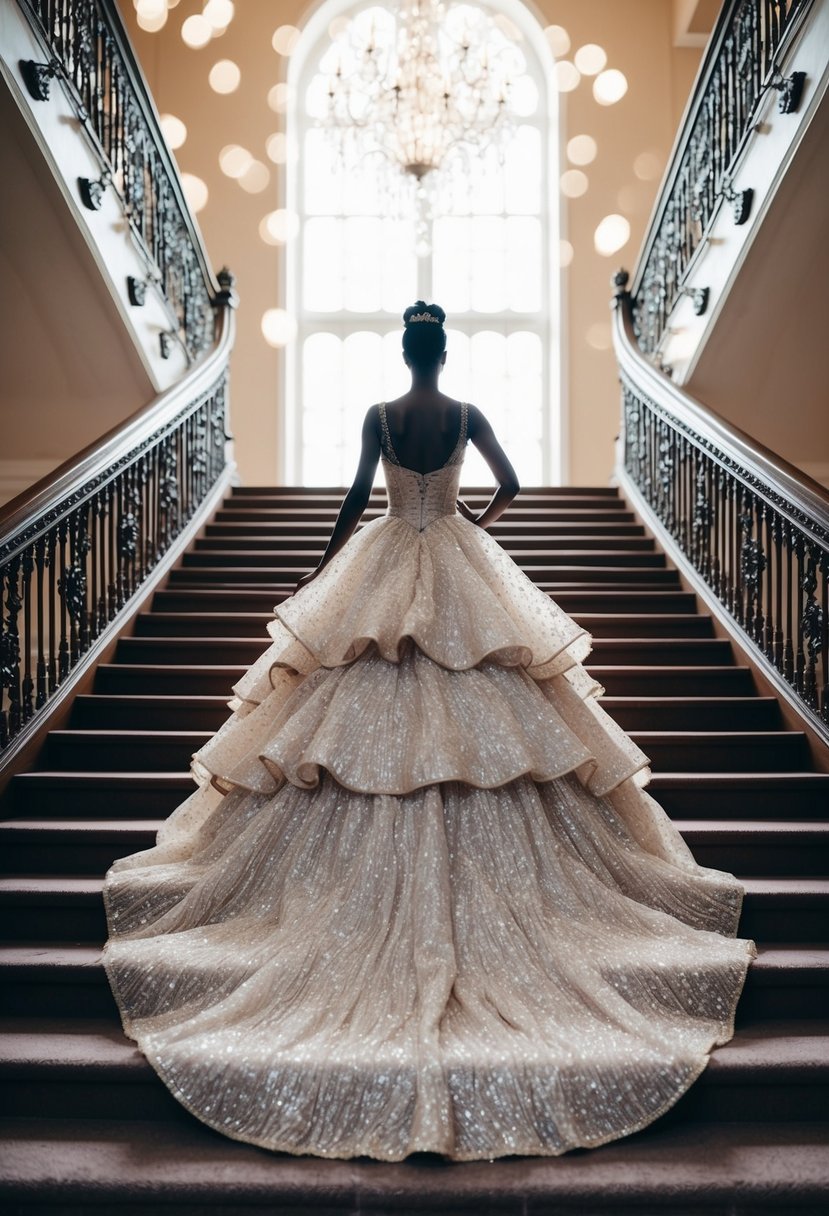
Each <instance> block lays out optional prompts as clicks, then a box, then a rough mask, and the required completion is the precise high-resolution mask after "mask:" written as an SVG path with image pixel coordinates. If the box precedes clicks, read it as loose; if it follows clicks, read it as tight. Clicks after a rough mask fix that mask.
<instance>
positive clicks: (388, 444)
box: [377, 401, 400, 464]
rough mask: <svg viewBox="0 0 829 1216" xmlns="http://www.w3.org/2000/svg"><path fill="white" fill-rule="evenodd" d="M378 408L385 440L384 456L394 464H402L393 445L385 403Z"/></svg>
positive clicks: (381, 403) (382, 402)
mask: <svg viewBox="0 0 829 1216" xmlns="http://www.w3.org/2000/svg"><path fill="white" fill-rule="evenodd" d="M377 408H378V409H379V411H380V426H381V427H382V430H383V439H384V441H385V452H384V455H385V456H386V457H387V459H389V460H390V461H391V462H392V464H400V461H399V460H398V459H397V453H396V452H395V450H394V445H393V444H392V441H391V434H390V432H389V422H388V419H387V418H386V403H385V401H381V402H380V404H379V406H378V407H377ZM381 446H382V445H381Z"/></svg>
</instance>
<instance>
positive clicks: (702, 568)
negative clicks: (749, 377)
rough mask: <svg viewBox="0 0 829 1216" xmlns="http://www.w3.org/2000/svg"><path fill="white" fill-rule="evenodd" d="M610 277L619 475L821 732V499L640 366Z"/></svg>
mask: <svg viewBox="0 0 829 1216" xmlns="http://www.w3.org/2000/svg"><path fill="white" fill-rule="evenodd" d="M626 280H627V276H626V274H624V272H622V273H621V274H620V275H619V276H617V285H618V286H619V288H620V291H619V294H618V295H617V297H616V300H617V313H616V331H615V344H616V354H617V358H618V360H619V371H620V377H621V382H622V423H623V435H622V453H621V467H620V469H619V474H620V477H621V479H622V480H623V482H624V483H625V485H626V489H628V490H629V491H630V492H631V494H632V496H633V497H634V498H635V497H637V496H638V498H639V499H640V500H641V502H642V503H643V504H644V506H645V507H646V508H647V510H648V512H649V513H651V514H652V516H653V517H654V519H655V521H656V522H657V523H658V525H659V526H660V527H661V529H662V530H663V531H664V532H665V533H667V535H668V537H670V539H671V541H672V542H673V544H674V545H675V546H676V547H677V548H678V549H679V550H680V551H681V553H682V554H684V556H685V558H686V559H687V561H688V562H689V563H690V564H691V566H692V567H693V568H694V570H695V571H696V572H697V574H698V575H699V576H700V577H701V578H702V579H703V581H704V582H705V583H706V584H707V585H708V587H709V588H710V589H711V591H712V592H713V593H714V595H715V596H716V598H717V599H718V600H719V602H720V605H721V606H722V608H723V609H724V610H725V611H726V612H727V613H728V614H729V615H730V617H731V618H732V621H733V623H734V624H735V625H736V626H738V627H739V630H740V631H741V633H742V635H743V636H744V637H745V638H746V639H748V640H749V641H750V643H751V644H752V645H753V646H754V647H755V648H756V650H757V651H759V652H760V654H762V656H763V658H764V660H765V661H766V665H767V667H766V669H767V670H768V671H769V673H770V675H772V676H773V677H776V680H777V683H778V684H780V685H781V686H783V687H788V688H789V689H790V690H792V692H793V693H794V694H795V700H796V701H797V702H798V703H799V706H800V708H801V710H802V711H803V712H804V713H805V714H806V715H807V716H810V715H811V716H813V718H814V719H816V720H817V722H819V723H822V724H823V727H822V733H824V734H825V733H826V724H827V723H829V493H827V491H826V490H824V489H823V487H822V486H820V485H818V484H817V483H816V482H813V481H812V480H811V479H810V478H808V477H807V476H806V474H805V473H802V472H801V471H800V470H799V469H796V468H794V467H793V466H792V465H789V464H788V462H786V461H784V460H782V459H781V458H780V457H778V456H775V455H774V453H772V452H770V451H768V450H767V449H766V448H764V447H763V446H762V445H760V444H758V443H756V442H755V441H754V440H752V439H750V438H749V437H748V436H747V435H744V434H743V433H742V432H741V431H739V430H737V428H735V427H732V426H730V425H729V424H728V423H726V422H725V421H724V420H722V419H720V418H718V417H717V416H716V415H715V414H712V413H711V412H710V411H708V410H706V409H705V408H703V407H702V406H701V405H699V404H698V403H697V402H695V401H694V400H693V399H692V398H690V397H689V396H688V395H687V394H685V393H684V392H683V391H682V390H681V389H679V388H677V387H676V386H675V385H673V384H672V383H671V382H670V381H668V380H666V378H665V377H664V376H662V375H660V373H659V372H658V371H656V370H655V369H654V368H652V367H650V366H649V365H648V364H647V363H646V362H645V361H644V360H643V359H642V357H641V354H640V353H639V352H638V349H637V347H636V345H635V335H634V332H633V320H632V315H631V300H630V296H629V295H628V293H627V292H626V291H625V290H624V286H625V283H626Z"/></svg>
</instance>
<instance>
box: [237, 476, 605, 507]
mask: <svg viewBox="0 0 829 1216" xmlns="http://www.w3.org/2000/svg"><path fill="white" fill-rule="evenodd" d="M347 489H348V486H285V485H279V486H232V487H231V490H230V493H229V494H228V495H227V497H226V498H225V502H236V501H240V500H247V499H249V498H272V499H274V500H275V501H276V502H284V501H285V499H294V498H296V499H299V500H302V499H304V498H315V499H316V498H320V497H323V496H325V495H330V496H331V497H333V498H335V499H336V498H340V499H341V498H343V497H344V496H345V493H346V491H347ZM371 492H372V494H373V495H381V496H385V493H386V487H385V486H384V485H383V483H382V481H379V480H378V482H377V485H376V486H373V487H372V491H371ZM461 493H462V494H463V496H464V497H465V496H466V495H467V494H479V495H482V496H483V497H486V498H491V496H492V486H464V487H463V488H462V490H461ZM525 494H532V495H533V497H535V498H543V499H545V501H546V500H552V501H556V500H557V499H561V498H601V499H602V501H605V500H606V499H614V500H619V501H622V500H621V499H620V498H619V488H618V486H571V485H566V486H541V485H539V486H522V487H521V498H522V499H523V497H524V495H525Z"/></svg>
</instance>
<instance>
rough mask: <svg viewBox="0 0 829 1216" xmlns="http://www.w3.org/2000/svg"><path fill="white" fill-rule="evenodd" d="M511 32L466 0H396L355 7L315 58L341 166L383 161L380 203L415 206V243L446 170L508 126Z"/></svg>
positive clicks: (466, 165)
mask: <svg viewBox="0 0 829 1216" xmlns="http://www.w3.org/2000/svg"><path fill="white" fill-rule="evenodd" d="M505 26H506V32H505ZM510 33H514V35H516V36H517V37H520V35H518V31H517V30H515V29H514V27H512V28H510V26H509V24H508V23H506V22H504V19H503V18H502V19H501V22H500V24H499V22H498V18H497V17H494V16H493V15H492V14H491V13H488V12H487V11H486V10H485V9H482V8H480V7H478V6H473V5H472V4H466V3H456V4H451V3H450V4H446V3H444V2H443V0H400V4H399V6H398V7H397V8H395V9H392V8H390V7H387V8H384V9H379V8H375V9H368V10H363V11H362V12H361V13H359V14H357V16H356V17H355V18H354V19H353V20H351V21H350V22H348V23H347V25H345V27H344V28H343V29H341V30H338V31H337V32H336V35H335V36H334V38H333V43H332V46H331V47H330V48H329V52H328V53H327V54H326V56H325V57H324V59H323V61H322V63H321V64H320V67H321V70H322V72H323V73H324V75H325V83H326V101H325V113H324V117H323V116H322V114H320V122H321V125H322V126H323V127H324V128H325V129H326V130H327V131H328V132H329V134H330V136H331V138H332V139H333V140H334V142H335V145H336V147H337V150H338V153H339V155H340V156H341V157H342V158H343V161H344V165H345V167H346V168H348V166H349V165H353V164H355V163H356V162H357V161H358V160H361V159H362V158H364V157H366V156H376V157H378V158H380V159H381V160H382V161H383V162H384V163H385V165H386V167H387V168H388V170H389V172H387V173H386V174H383V173H380V174H379V185H380V188H381V189H383V190H384V193H385V194H386V196H387V202H388V209H389V211H390V212H391V213H397V214H407V213H408V214H410V215H411V214H414V215H415V217H416V218H417V220H418V221H419V232H418V245H419V246H421V247H422V246H423V245H424V243H425V242H426V241H427V239H428V236H427V234H428V230H429V220H430V219H431V218H432V217H433V216H434V215H435V214H436V213H437V211H438V210H440V209H441V202H442V201H443V202H444V203H445V201H446V199H445V194H446V190H447V188H449V185H450V183H449V179H450V177H451V171H452V170H453V169H455V170H456V169H458V168H459V167H460V168H461V169H462V170H463V171H464V172H465V173H466V174H467V175H474V173H475V171H476V162H477V165H478V166H479V165H480V155H479V154H480V152H481V151H482V150H483V149H485V148H489V147H495V148H497V149H499V150H501V151H502V150H503V147H504V146H505V143H506V141H507V139H508V138H509V135H510V133H511V131H512V130H513V126H514V121H513V119H514V115H513V113H512V107H511V104H510V102H511V92H512V89H513V85H514V82H515V81H516V79H517V78H518V77H519V76H521V74H522V73H523V72H525V71H526V64H525V60H524V56H523V54H522V52H521V50H520V48H519V47H518V45H517V42H516V41H515V40H514V39H513V38H511V37H509V34H510ZM442 196H443V197H442ZM424 251H425V250H424V249H423V248H420V252H424Z"/></svg>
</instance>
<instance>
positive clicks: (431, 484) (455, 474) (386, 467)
mask: <svg viewBox="0 0 829 1216" xmlns="http://www.w3.org/2000/svg"><path fill="white" fill-rule="evenodd" d="M379 410H380V423H381V433H382V443H381V448H382V462H383V473H384V475H385V478H386V489H387V492H388V496H389V508H388V512H387V514H388V515H393V516H396V517H397V518H399V519H404V520H405V521H406V523H409V524H411V526H412V527H413V528H415V529H416V531H418V532H422V531H423V530H424V529H425V528H428V527H429V524H432V523H434V522H435V520H436V519H440V518H441V517H442V516H445V515H454V514H455V513H456V506H455V504H456V502H457V498H458V487H459V485H460V479H461V469H462V467H463V458H464V454H465V450H466V440H467V424H468V417H469V407H468V405H467V403H466V402H465V401H462V402H461V425H460V431H459V432H458V442H457V443H456V444H455V447H454V448H453V450H452V452H451V454H450V456H449V458H448V460H447V461H446V462H445V463H444V464H442V465H441V466H440V468H438V469H433V470H432V471H431V472H429V473H418V471H417V470H416V469H410V468H407V467H406V465H403V464H401V463H400V461H399V460H398V458H397V453H396V452H395V450H394V445H393V444H392V441H391V435H390V433H389V424H388V420H387V419H386V403H385V401H382V402H381V403H380V406H379Z"/></svg>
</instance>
